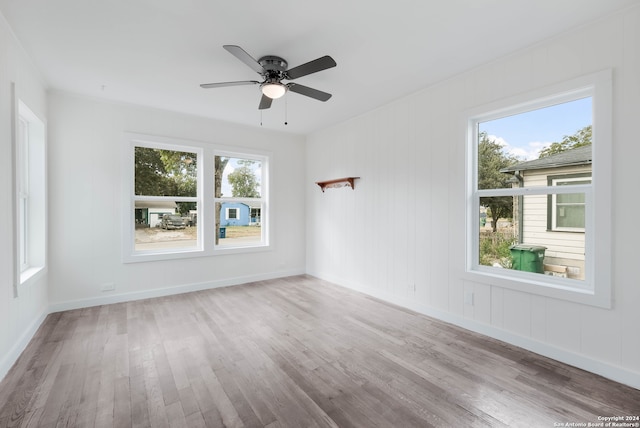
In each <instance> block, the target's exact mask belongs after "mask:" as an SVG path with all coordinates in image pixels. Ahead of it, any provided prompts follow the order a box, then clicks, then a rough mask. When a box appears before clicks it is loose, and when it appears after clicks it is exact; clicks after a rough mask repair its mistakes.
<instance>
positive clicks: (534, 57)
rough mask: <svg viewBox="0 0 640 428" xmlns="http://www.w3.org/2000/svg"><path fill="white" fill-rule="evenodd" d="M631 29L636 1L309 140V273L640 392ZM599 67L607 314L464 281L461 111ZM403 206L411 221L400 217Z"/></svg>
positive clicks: (636, 63) (638, 90) (639, 11)
mask: <svg viewBox="0 0 640 428" xmlns="http://www.w3.org/2000/svg"><path fill="white" fill-rule="evenodd" d="M639 29H640V7H635V8H631V9H629V10H626V11H625V12H624V13H620V14H617V15H614V16H612V17H609V18H607V19H603V20H601V21H599V22H595V23H593V24H591V25H589V26H585V27H584V28H581V29H578V30H576V31H572V32H570V33H567V34H565V35H563V36H561V37H558V38H555V39H552V40H549V41H546V42H543V43H540V44H538V45H536V46H534V47H532V48H531V49H529V50H525V51H520V52H517V53H514V54H513V55H511V56H509V57H506V58H504V59H502V60H499V61H495V62H492V63H490V64H487V65H485V66H483V67H479V68H477V69H474V70H472V71H469V72H468V73H465V74H462V75H459V76H456V77H453V78H451V79H449V80H447V81H444V82H442V83H441V84H438V85H435V86H432V87H429V88H426V89H424V90H422V91H420V92H418V93H416V94H414V95H411V96H409V97H406V98H403V99H400V100H398V101H396V102H394V103H392V104H389V105H386V106H383V107H381V108H379V109H377V110H375V111H372V112H370V113H368V114H365V115H362V116H360V117H356V118H354V119H352V120H350V121H347V122H345V123H342V124H340V125H338V126H335V127H333V128H331V129H327V130H323V131H321V132H318V133H316V134H314V135H312V136H310V137H309V138H308V144H307V147H308V149H307V194H308V197H307V218H308V224H307V270H308V272H309V273H311V274H313V275H316V276H319V277H322V278H325V279H328V280H332V281H334V282H337V283H339V284H342V285H345V286H349V287H352V288H355V289H358V290H362V291H364V292H366V293H369V294H372V295H376V296H378V297H381V298H384V299H387V300H389V301H393V302H395V303H398V304H402V305H405V306H408V307H411V308H414V309H418V310H421V311H423V312H425V313H429V314H432V315H436V316H438V317H440V318H443V319H446V320H449V321H452V322H456V323H458V324H460V325H464V326H467V327H469V328H472V329H475V330H478V331H483V332H487V333H489V334H491V335H493V336H496V337H500V338H503V339H506V340H509V341H510V342H512V343H515V344H519V345H522V346H527V347H529V348H530V349H534V350H536V351H537V352H541V353H544V354H546V355H549V356H552V357H554V358H559V359H563V360H564V361H567V362H569V363H571V364H574V365H578V366H581V367H583V368H587V369H589V370H593V371H598V372H599V373H602V374H605V375H608V376H610V377H614V378H617V379H618V380H621V381H624V382H627V383H632V384H634V385H635V386H636V387H640V359H639V358H638V355H640V335H638V334H637V326H638V325H640V311H638V310H637V304H638V302H639V301H640V287H638V286H637V279H636V278H637V273H636V272H635V268H636V266H637V264H638V263H637V260H636V259H637V249H636V248H635V247H637V243H638V242H640V239H639V238H640V237H639V236H638V230H637V228H629V227H625V226H623V225H634V224H636V223H637V218H636V217H637V212H635V210H633V209H629V206H628V202H627V201H628V200H629V195H634V194H635V193H634V190H635V189H634V186H635V183H637V182H638V181H637V173H636V171H637V166H636V164H637V160H638V159H639V158H640V145H638V144H636V141H637V138H636V134H637V117H636V116H637V100H638V99H640V79H638V76H639V75H640V30H639ZM480 48H481V47H480ZM606 68H612V69H613V70H614V100H613V111H614V119H613V124H614V132H613V135H614V144H615V147H614V148H613V171H614V173H613V183H614V188H613V193H612V197H613V201H614V208H613V210H612V211H613V217H614V227H613V231H614V232H613V233H614V235H613V243H614V244H613V248H612V249H611V251H612V252H613V255H614V257H613V272H614V274H613V281H614V282H613V295H614V303H613V308H612V309H610V310H603V309H598V308H595V307H591V306H585V305H580V304H576V303H571V302H567V301H563V300H557V299H554V298H550V297H541V296H537V295H530V294H527V293H523V292H515V291H512V290H507V289H503V288H500V287H498V286H496V285H490V286H486V285H482V284H476V283H474V282H470V281H467V280H465V278H466V276H465V274H464V269H465V264H464V262H465V260H464V248H465V231H464V229H465V216H464V213H465V178H464V177H465V174H466V171H465V151H464V149H465V131H466V129H465V121H464V118H465V115H464V112H465V111H467V110H469V109H471V108H474V107H477V106H480V105H484V104H488V103H490V102H494V101H496V100H499V99H501V98H504V97H509V96H513V95H516V94H520V93H524V92H527V91H531V90H534V89H537V88H540V87H543V86H546V85H550V84H555V83H559V82H562V81H564V80H566V79H571V78H575V77H578V76H581V75H584V74H587V73H592V72H597V71H600V70H603V69H606ZM352 175H353V176H360V177H362V178H361V179H360V180H359V181H357V183H356V189H355V190H351V189H330V190H327V192H326V193H322V192H320V190H319V189H318V188H317V186H315V185H314V184H313V183H314V181H318V180H321V179H332V178H338V177H343V176H352ZM545 184H546V183H545ZM545 206H546V203H545ZM399 207H402V208H403V210H404V211H405V212H410V211H412V210H413V215H411V216H403V217H402V218H400V217H398V215H397V213H398V210H399ZM545 209H546V208H545ZM540 226H544V227H546V223H545V224H544V225H540ZM530 233H531V232H530ZM554 245H555V244H554ZM554 251H557V252H560V248H559V247H558V248H557V249H554ZM596 286H597V284H596ZM465 292H471V293H474V296H475V299H474V305H473V306H471V305H466V304H464V299H463V296H464V293H465ZM600 344H605V346H601V345H600Z"/></svg>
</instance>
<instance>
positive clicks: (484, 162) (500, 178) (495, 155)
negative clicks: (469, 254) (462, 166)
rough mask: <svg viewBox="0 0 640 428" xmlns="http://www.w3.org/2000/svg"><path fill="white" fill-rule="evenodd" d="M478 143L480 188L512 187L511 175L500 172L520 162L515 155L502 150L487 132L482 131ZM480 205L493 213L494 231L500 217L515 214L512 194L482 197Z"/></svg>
mask: <svg viewBox="0 0 640 428" xmlns="http://www.w3.org/2000/svg"><path fill="white" fill-rule="evenodd" d="M479 137H480V141H479V143H478V189H503V188H509V187H511V182H510V181H509V178H510V177H509V175H507V174H504V173H502V172H500V170H501V169H503V168H507V167H508V166H511V165H513V164H515V163H517V162H518V159H517V158H516V157H514V156H509V155H507V154H505V153H504V152H503V151H502V146H501V145H500V144H498V143H497V142H495V141H494V140H491V139H489V137H488V136H487V133H486V132H481V133H480V136H479ZM480 205H482V206H483V207H485V208H488V210H487V214H488V215H491V219H492V220H493V221H492V223H491V224H492V228H493V232H496V231H497V229H498V219H500V218H510V217H512V216H513V198H512V197H511V196H492V197H484V198H480Z"/></svg>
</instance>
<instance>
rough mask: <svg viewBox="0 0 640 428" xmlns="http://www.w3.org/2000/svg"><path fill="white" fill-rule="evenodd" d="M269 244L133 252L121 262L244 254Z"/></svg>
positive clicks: (265, 248)
mask: <svg viewBox="0 0 640 428" xmlns="http://www.w3.org/2000/svg"><path fill="white" fill-rule="evenodd" d="M270 250H271V246H270V245H260V246H257V245H256V246H244V247H241V246H238V247H225V248H219V247H218V248H216V249H214V250H200V249H186V250H183V251H175V250H173V251H171V252H161V251H156V252H142V251H139V252H135V253H133V254H129V255H125V256H124V257H123V260H122V262H123V263H141V262H154V261H163V260H180V259H192V258H196V257H211V256H217V255H223V254H246V253H256V252H262V251H270Z"/></svg>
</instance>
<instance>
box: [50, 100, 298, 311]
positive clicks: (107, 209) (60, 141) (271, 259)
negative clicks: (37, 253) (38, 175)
mask: <svg viewBox="0 0 640 428" xmlns="http://www.w3.org/2000/svg"><path fill="white" fill-rule="evenodd" d="M49 112H50V118H49V123H50V125H49V168H50V179H51V180H50V187H49V205H50V207H49V209H50V211H49V218H50V229H49V231H50V232H49V233H50V243H51V248H53V249H55V251H52V253H51V255H50V270H49V274H50V281H49V295H50V302H51V305H52V307H51V308H52V310H62V309H68V308H74V307H82V306H88V305H94V304H101V303H106V302H114V301H122V300H127V299H133V298H140V297H149V296H155V295H163V294H169V293H175V292H179V291H189V290H195V289H201V288H208V287H212V286H220V285H230V284H236V283H240V282H246V281H251V280H257V279H264V278H271V277H278V276H285V275H290V274H299V273H303V272H304V268H305V255H304V251H305V247H304V233H305V229H304V212H305V207H304V203H303V202H302V201H303V200H304V184H303V177H304V159H305V157H304V151H305V148H304V138H303V137H300V136H291V135H286V134H281V133H275V132H267V131H264V130H261V129H259V128H247V127H240V126H233V125H229V124H224V123H221V122H218V121H215V120H211V119H206V118H198V117H193V116H185V115H181V114H177V113H172V112H166V111H160V110H154V109H150V108H145V107H137V106H132V105H126V104H118V103H111V102H106V101H100V100H96V99H90V98H85V97H80V96H75V95H70V94H64V93H58V92H53V93H50V94H49ZM123 132H134V133H141V134H149V135H157V136H164V137H175V138H179V139H184V140H194V141H202V142H208V143H217V144H224V145H226V146H237V147H240V148H254V149H258V150H261V151H267V152H271V153H272V158H271V163H270V170H271V183H270V184H271V194H270V197H271V200H270V202H271V211H270V214H271V219H272V224H271V226H272V230H271V237H272V239H271V242H272V244H273V250H272V251H266V252H256V253H248V254H241V255H218V256H213V257H196V258H192V259H181V260H169V261H156V262H146V263H130V264H123V263H122V261H121V248H122V245H121V235H122V234H121V228H122V225H121V218H122V215H121V210H122V198H121V195H120V190H121V174H123V165H122V149H121V146H122V144H123ZM296 201H300V203H295V202H296ZM107 283H113V284H114V285H115V291H113V292H102V291H101V286H102V285H103V284H107Z"/></svg>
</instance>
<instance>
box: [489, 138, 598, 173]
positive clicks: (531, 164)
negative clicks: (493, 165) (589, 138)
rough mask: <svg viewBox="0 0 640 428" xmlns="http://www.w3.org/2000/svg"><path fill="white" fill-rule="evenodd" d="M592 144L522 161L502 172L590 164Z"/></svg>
mask: <svg viewBox="0 0 640 428" xmlns="http://www.w3.org/2000/svg"><path fill="white" fill-rule="evenodd" d="M591 159H592V155H591V145H588V146H582V147H578V148H577V149H571V150H567V151H566V152H562V153H557V154H555V155H551V156H547V157H544V158H542V159H534V160H531V161H527V162H520V163H518V164H515V165H512V166H510V167H508V168H504V169H501V170H500V172H514V171H526V170H530V169H546V168H557V167H561V166H573V165H588V164H590V163H591Z"/></svg>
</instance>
